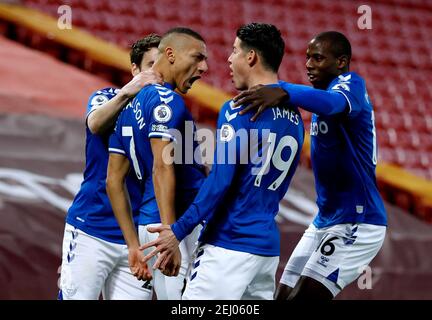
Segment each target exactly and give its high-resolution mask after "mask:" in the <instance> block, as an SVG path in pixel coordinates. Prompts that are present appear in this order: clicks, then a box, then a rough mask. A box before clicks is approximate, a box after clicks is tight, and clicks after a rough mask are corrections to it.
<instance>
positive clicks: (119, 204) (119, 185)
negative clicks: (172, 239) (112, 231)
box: [106, 153, 152, 280]
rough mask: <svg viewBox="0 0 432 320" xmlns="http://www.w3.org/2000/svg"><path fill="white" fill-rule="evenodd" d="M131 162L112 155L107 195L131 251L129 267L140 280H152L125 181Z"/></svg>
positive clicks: (109, 161) (122, 157) (117, 155)
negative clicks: (141, 247)
mask: <svg viewBox="0 0 432 320" xmlns="http://www.w3.org/2000/svg"><path fill="white" fill-rule="evenodd" d="M129 166H130V165H129V160H128V159H127V158H126V157H124V156H123V155H120V154H114V153H111V154H110V156H109V160H108V172H107V181H106V188H107V194H108V197H109V199H110V202H111V206H112V208H113V211H114V215H115V217H116V219H117V221H118V223H119V226H120V228H121V230H122V232H123V236H124V238H125V240H126V244H127V246H128V249H129V266H130V269H131V272H132V274H133V275H134V276H136V277H137V278H138V279H139V280H150V279H151V278H152V276H151V272H150V270H149V268H148V267H147V264H146V263H143V262H142V252H141V251H140V250H139V239H138V235H137V232H136V229H135V224H134V221H133V218H132V208H131V204H130V199H129V192H128V190H127V188H126V184H125V180H126V176H127V174H128V172H129Z"/></svg>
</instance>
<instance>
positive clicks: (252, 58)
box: [246, 50, 258, 67]
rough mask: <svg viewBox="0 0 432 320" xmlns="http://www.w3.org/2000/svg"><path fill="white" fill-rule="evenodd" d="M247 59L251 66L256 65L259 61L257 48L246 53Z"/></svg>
mask: <svg viewBox="0 0 432 320" xmlns="http://www.w3.org/2000/svg"><path fill="white" fill-rule="evenodd" d="M246 60H247V63H248V64H249V66H250V67H252V66H254V65H255V64H256V63H257V62H258V55H257V52H256V51H255V50H249V52H248V53H247V54H246Z"/></svg>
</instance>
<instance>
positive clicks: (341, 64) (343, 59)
mask: <svg viewBox="0 0 432 320" xmlns="http://www.w3.org/2000/svg"><path fill="white" fill-rule="evenodd" d="M348 64H349V58H348V56H347V55H341V56H340V57H339V58H338V59H337V68H338V69H344V68H345V67H347V66H348Z"/></svg>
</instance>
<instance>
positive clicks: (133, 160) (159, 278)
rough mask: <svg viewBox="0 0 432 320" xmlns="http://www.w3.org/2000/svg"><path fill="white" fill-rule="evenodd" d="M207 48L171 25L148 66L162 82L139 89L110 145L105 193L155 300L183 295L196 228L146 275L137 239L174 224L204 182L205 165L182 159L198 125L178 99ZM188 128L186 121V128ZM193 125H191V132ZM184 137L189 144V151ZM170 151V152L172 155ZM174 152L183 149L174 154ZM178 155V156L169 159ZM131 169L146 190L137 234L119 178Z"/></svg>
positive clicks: (202, 68) (199, 69)
mask: <svg viewBox="0 0 432 320" xmlns="http://www.w3.org/2000/svg"><path fill="white" fill-rule="evenodd" d="M206 60H207V51H206V45H205V42H204V40H203V38H202V37H201V36H200V35H199V34H198V33H196V32H195V31H193V30H191V29H188V28H173V29H171V30H169V31H168V32H167V33H166V34H165V35H164V36H163V37H162V40H161V43H160V46H159V56H158V59H157V60H156V62H155V64H154V66H153V69H154V70H155V71H157V72H159V73H160V74H161V75H162V77H163V79H164V81H165V83H164V84H163V85H153V86H148V87H145V88H143V89H142V90H141V91H140V92H139V93H138V95H137V96H136V97H135V98H134V99H133V100H132V101H131V102H130V103H129V104H128V105H127V106H126V108H125V109H124V110H123V111H122V112H121V113H120V115H119V118H118V120H117V123H116V129H115V132H114V133H113V134H112V135H111V137H110V142H109V152H110V157H109V163H108V174H107V191H108V195H109V198H110V200H111V203H112V206H113V209H114V213H115V215H116V217H117V220H118V221H119V224H120V227H121V229H122V231H123V235H124V237H125V239H126V243H127V245H128V248H129V262H130V267H131V270H132V271H133V273H134V274H135V275H136V276H137V278H138V279H148V278H150V277H151V276H153V284H154V289H155V292H156V295H157V298H158V299H159V300H165V299H169V300H173V299H180V298H181V294H182V290H183V287H184V279H185V276H186V273H187V270H188V266H189V265H190V259H191V258H190V257H191V255H192V253H193V251H194V249H195V247H196V242H197V238H198V232H199V230H198V229H199V227H197V228H196V229H195V230H196V231H195V233H192V235H190V236H189V237H188V238H186V239H184V241H183V242H182V246H181V247H180V252H181V255H180V252H176V253H175V257H174V259H173V263H172V265H170V267H169V268H166V269H165V270H163V274H162V272H161V271H159V270H155V272H154V273H153V275H151V273H150V270H149V269H148V268H147V265H146V263H145V262H142V261H141V260H142V258H143V253H142V252H141V251H140V250H139V243H140V242H141V243H146V242H149V241H151V240H152V239H154V238H155V237H156V235H155V234H151V233H149V232H147V229H146V228H147V226H155V225H160V223H161V222H162V223H163V224H172V223H174V222H175V221H176V219H177V218H178V217H179V216H180V215H181V214H182V213H183V212H184V211H185V209H186V208H187V207H188V206H189V204H190V203H191V202H192V201H193V199H194V197H195V195H196V194H197V192H198V190H199V188H200V186H201V184H202V182H203V181H204V179H205V176H206V175H205V167H204V166H203V165H202V164H200V161H199V159H197V158H196V157H194V158H193V161H191V162H187V161H186V158H187V155H188V154H190V153H193V151H194V150H197V148H198V144H197V142H196V140H195V139H194V136H195V125H194V122H193V119H192V116H191V114H190V112H189V111H188V109H187V108H186V106H185V103H184V101H183V98H182V97H181V96H180V95H179V94H178V93H176V92H175V91H174V90H175V89H178V90H179V91H180V92H181V93H183V94H184V93H186V92H187V91H188V90H189V89H190V88H191V86H192V84H193V83H194V81H196V80H198V79H199V78H200V77H201V76H202V74H203V73H204V72H206V71H207V68H208V67H207V61H206ZM188 125H189V126H188ZM188 128H189V129H190V130H189V129H188ZM188 141H193V143H192V148H193V149H192V150H191V149H188V148H189V147H188V146H189V144H188ZM171 151H173V153H174V158H172V155H171ZM176 154H180V155H182V156H181V159H179V158H178V157H177V156H176ZM174 160H175V161H174ZM129 168H131V170H132V171H134V175H135V176H136V180H138V181H139V182H140V184H141V185H142V186H143V188H144V191H143V192H144V199H143V210H142V211H141V214H140V219H139V221H138V224H139V234H137V232H136V229H135V225H136V222H134V220H133V219H132V217H131V207H130V204H129V202H128V191H129V192H130V190H129V188H127V189H125V188H124V183H123V181H124V179H125V177H126V174H127V173H128V171H129Z"/></svg>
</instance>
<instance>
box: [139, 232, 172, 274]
mask: <svg viewBox="0 0 432 320" xmlns="http://www.w3.org/2000/svg"><path fill="white" fill-rule="evenodd" d="M147 230H148V231H149V232H151V233H155V232H159V236H158V238H157V239H156V240H153V241H150V242H148V243H146V244H144V245H142V246H141V247H140V248H139V249H140V250H145V249H148V248H151V247H155V248H154V249H153V251H151V252H150V253H149V254H147V255H146V256H145V257H144V258H143V259H142V262H143V263H146V262H147V261H148V260H150V259H151V258H152V257H154V256H155V255H156V254H158V253H160V254H159V256H158V258H157V260H156V263H155V264H154V265H153V269H161V270H162V269H163V267H165V266H166V265H167V264H168V262H169V261H170V259H171V258H172V257H173V256H174V254H175V251H176V250H178V246H179V244H180V242H179V241H178V240H177V238H176V236H175V235H174V233H173V232H172V230H171V226H169V225H160V226H157V227H148V228H147ZM161 267H162V268H161Z"/></svg>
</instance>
